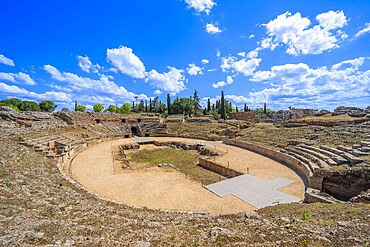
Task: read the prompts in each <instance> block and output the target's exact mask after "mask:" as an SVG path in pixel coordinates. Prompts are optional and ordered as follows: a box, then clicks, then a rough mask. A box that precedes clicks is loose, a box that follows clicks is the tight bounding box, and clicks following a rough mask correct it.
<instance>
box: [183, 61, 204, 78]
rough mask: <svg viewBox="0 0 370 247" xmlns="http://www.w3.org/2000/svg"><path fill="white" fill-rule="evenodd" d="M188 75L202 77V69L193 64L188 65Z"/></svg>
mask: <svg viewBox="0 0 370 247" xmlns="http://www.w3.org/2000/svg"><path fill="white" fill-rule="evenodd" d="M186 71H187V72H188V74H189V75H193V76H194V75H203V68H201V67H198V66H196V65H195V64H194V63H191V64H189V67H188V68H187V69H186Z"/></svg>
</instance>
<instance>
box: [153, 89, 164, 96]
mask: <svg viewBox="0 0 370 247" xmlns="http://www.w3.org/2000/svg"><path fill="white" fill-rule="evenodd" d="M153 94H155V95H160V94H162V91H161V90H158V89H157V90H155V91H154V92H153Z"/></svg>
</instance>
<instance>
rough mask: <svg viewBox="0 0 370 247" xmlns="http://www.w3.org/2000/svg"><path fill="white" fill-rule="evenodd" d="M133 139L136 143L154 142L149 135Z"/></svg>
mask: <svg viewBox="0 0 370 247" xmlns="http://www.w3.org/2000/svg"><path fill="white" fill-rule="evenodd" d="M134 140H135V142H137V143H138V144H149V143H154V140H153V139H152V138H149V137H135V138H134Z"/></svg>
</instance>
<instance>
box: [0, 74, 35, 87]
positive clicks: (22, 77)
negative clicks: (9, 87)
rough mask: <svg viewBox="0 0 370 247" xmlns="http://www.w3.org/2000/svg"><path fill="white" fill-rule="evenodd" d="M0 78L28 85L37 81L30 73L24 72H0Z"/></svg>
mask: <svg viewBox="0 0 370 247" xmlns="http://www.w3.org/2000/svg"><path fill="white" fill-rule="evenodd" d="M0 79H1V80H6V81H10V82H13V83H18V84H25V85H28V86H34V85H36V82H35V81H34V80H33V79H32V78H31V77H30V76H29V75H28V74H25V73H23V72H19V73H18V74H14V73H4V72H0Z"/></svg>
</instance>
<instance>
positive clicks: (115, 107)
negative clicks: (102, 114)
mask: <svg viewBox="0 0 370 247" xmlns="http://www.w3.org/2000/svg"><path fill="white" fill-rule="evenodd" d="M108 111H109V112H117V106H115V105H109V106H108Z"/></svg>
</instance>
